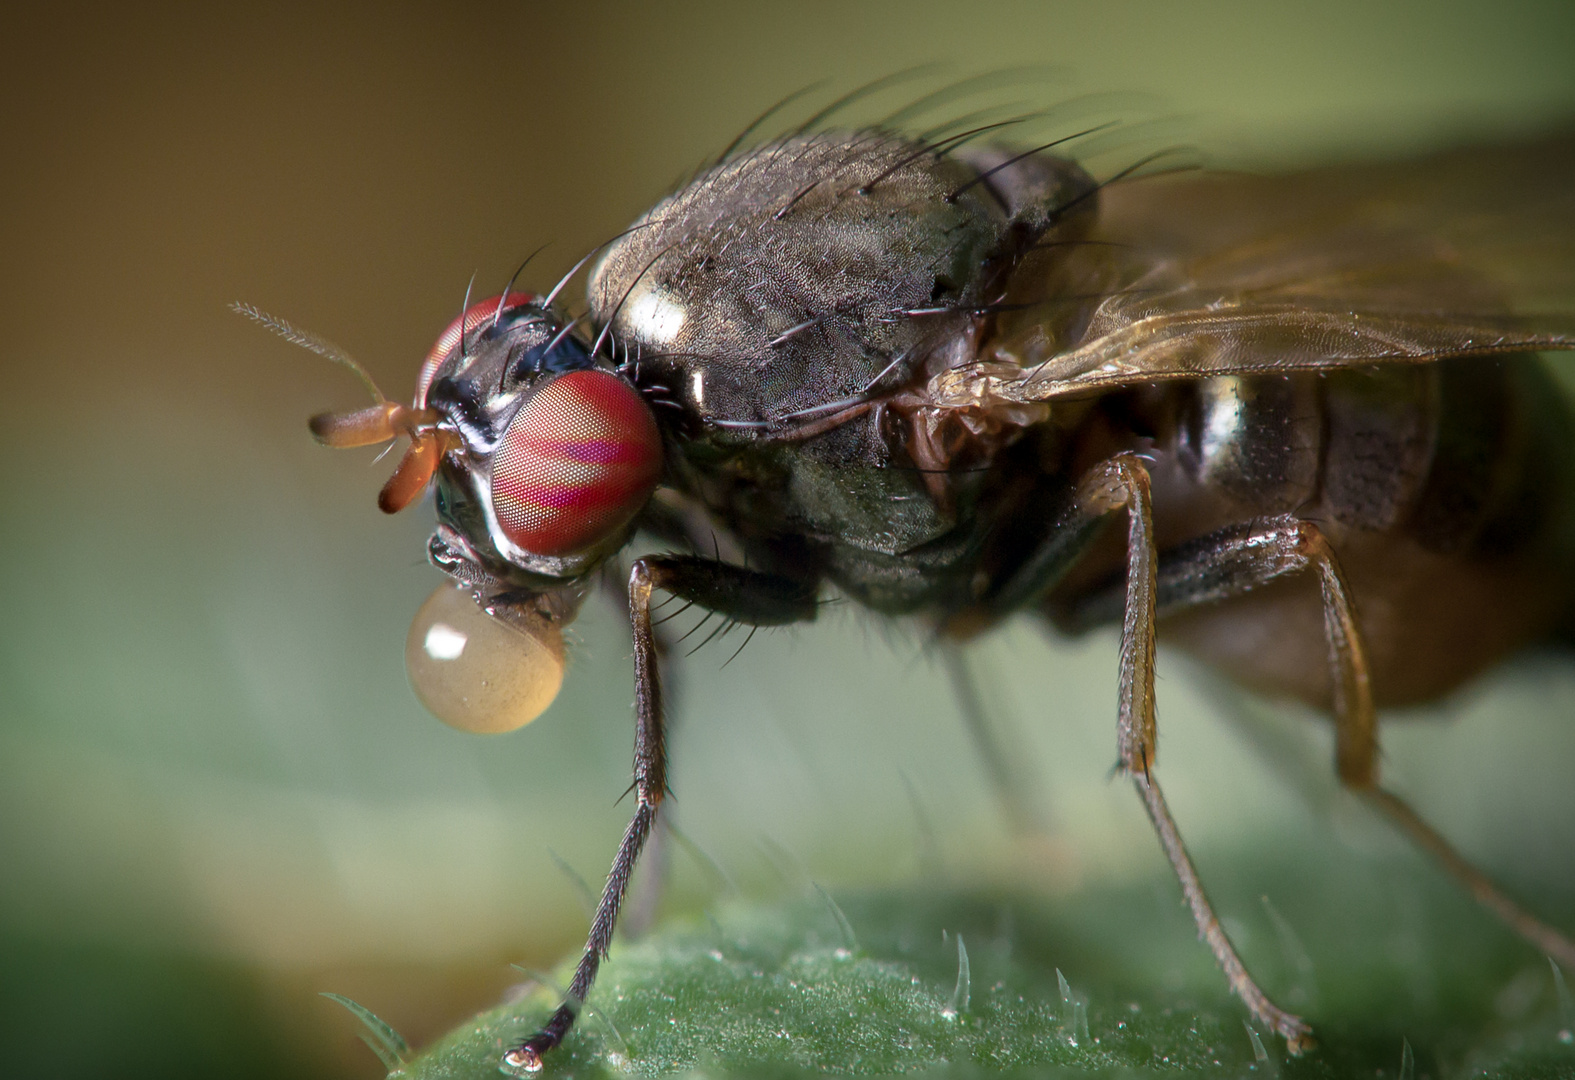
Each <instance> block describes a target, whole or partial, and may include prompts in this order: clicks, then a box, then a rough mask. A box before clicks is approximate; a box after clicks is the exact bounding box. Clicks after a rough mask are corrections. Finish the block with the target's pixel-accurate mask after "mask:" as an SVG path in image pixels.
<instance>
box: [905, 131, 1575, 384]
mask: <svg viewBox="0 0 1575 1080" xmlns="http://www.w3.org/2000/svg"><path fill="white" fill-rule="evenodd" d="M1101 197H1102V200H1103V201H1102V204H1101V208H1100V221H1099V224H1098V226H1097V227H1096V228H1095V230H1094V232H1093V233H1092V234H1091V235H1089V236H1088V237H1086V238H1084V239H1081V240H1078V241H1073V242H1070V243H1066V244H1060V245H1051V246H1048V247H1047V248H1046V249H1043V250H1041V251H1039V252H1036V253H1035V254H1034V256H1032V257H1031V258H1030V259H1029V260H1028V261H1026V262H1025V263H1024V264H1023V266H1022V267H1021V268H1020V270H1019V271H1018V273H1017V275H1016V276H1015V277H1014V279H1013V284H1012V290H1011V294H1010V295H1009V296H1008V297H1007V303H1006V304H1004V305H1002V306H1003V308H1005V309H1006V310H1005V313H1004V314H1003V315H1002V316H1001V317H1000V319H999V322H998V335H997V337H996V338H995V339H994V342H993V344H992V345H990V346H988V347H987V348H986V351H985V353H984V355H983V356H982V358H981V361H980V363H978V364H976V365H973V366H971V367H965V368H961V369H956V370H953V371H949V372H946V373H943V374H942V375H940V376H938V377H937V378H936V380H935V381H934V382H933V383H932V384H931V387H930V388H929V389H930V392H931V397H932V400H933V401H934V402H935V403H937V404H941V405H942V406H943V407H944V405H946V404H952V405H957V406H963V405H972V406H975V407H977V406H978V405H980V404H982V403H985V402H996V403H1002V404H1004V403H1010V402H1024V403H1026V402H1044V401H1049V400H1052V399H1055V398H1060V397H1067V396H1070V395H1077V394H1084V393H1088V392H1093V391H1101V390H1108V389H1111V388H1114V387H1120V386H1127V385H1132V384H1136V383H1147V382H1158V381H1163V380H1169V379H1191V378H1198V377H1202V376H1207V375H1235V374H1265V373H1276V372H1294V371H1315V370H1320V369H1330V368H1340V367H1352V366H1360V365H1366V364H1379V363H1408V362H1409V363H1420V362H1426V361H1431V360H1437V359H1442V358H1445V357H1451V356H1468V355H1488V354H1495V353H1506V352H1528V351H1536V350H1542V349H1570V348H1575V137H1563V138H1559V139H1553V140H1545V141H1542V142H1538V143H1534V144H1522V145H1516V146H1508V147H1494V148H1478V149H1473V150H1469V151H1456V152H1451V153H1448V154H1441V155H1438V156H1435V157H1432V158H1427V159H1422V160H1417V161H1412V162H1407V163H1404V164H1379V165H1348V166H1339V167H1331V168H1324V169H1318V170H1313V171H1308V172H1304V173H1299V174H1293V175H1287V176H1278V177H1251V176H1240V175H1200V176H1191V177H1160V178H1152V179H1148V180H1140V181H1132V182H1127V183H1123V184H1114V185H1111V186H1110V187H1108V188H1106V189H1105V190H1104V191H1103V192H1101Z"/></svg>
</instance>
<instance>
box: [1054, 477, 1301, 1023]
mask: <svg viewBox="0 0 1575 1080" xmlns="http://www.w3.org/2000/svg"><path fill="white" fill-rule="evenodd" d="M1123 509H1124V510H1126V512H1127V521H1128V529H1127V581H1126V590H1125V598H1124V604H1123V611H1122V619H1121V667H1120V672H1121V674H1120V706H1119V719H1118V729H1117V746H1118V751H1119V765H1120V768H1121V769H1122V771H1124V772H1125V773H1126V774H1127V775H1128V776H1130V777H1131V778H1132V782H1133V784H1134V785H1135V786H1136V788H1137V790H1138V794H1139V795H1140V796H1141V797H1142V799H1143V806H1144V808H1145V809H1146V810H1147V811H1148V816H1149V820H1150V821H1152V822H1153V824H1154V830H1155V832H1156V833H1157V834H1158V835H1159V842H1160V846H1161V847H1163V848H1164V850H1165V855H1166V857H1167V858H1168V859H1169V860H1170V865H1171V867H1172V868H1173V869H1174V870H1175V872H1176V877H1177V878H1178V879H1179V880H1180V882H1181V891H1182V893H1183V895H1184V896H1185V897H1186V901H1187V906H1188V907H1189V908H1191V910H1192V918H1193V921H1194V922H1196V923H1197V927H1198V936H1199V937H1200V938H1202V939H1203V940H1204V941H1205V942H1207V943H1208V946H1209V949H1210V950H1211V951H1212V952H1213V953H1214V958H1215V960H1216V961H1217V962H1218V963H1219V965H1220V967H1221V969H1223V970H1224V972H1225V977H1226V979H1227V980H1229V982H1230V987H1231V990H1232V991H1234V992H1235V994H1236V996H1237V997H1239V998H1241V1000H1242V1003H1243V1004H1245V1005H1246V1006H1247V1008H1248V1010H1249V1011H1250V1012H1251V1013H1252V1015H1253V1016H1254V1017H1255V1018H1256V1019H1257V1020H1258V1021H1259V1022H1260V1023H1262V1024H1264V1025H1266V1026H1267V1027H1269V1028H1270V1029H1272V1030H1273V1031H1275V1032H1277V1033H1278V1034H1280V1035H1281V1036H1282V1037H1284V1039H1285V1041H1286V1045H1287V1047H1288V1048H1289V1049H1290V1051H1291V1052H1292V1053H1293V1054H1294V1053H1301V1052H1302V1051H1303V1050H1306V1049H1308V1048H1309V1047H1311V1045H1312V1029H1311V1028H1310V1027H1308V1026H1307V1024H1306V1023H1305V1022H1304V1021H1303V1020H1302V1019H1301V1018H1300V1017H1298V1016H1295V1015H1293V1014H1291V1013H1288V1012H1286V1011H1285V1010H1284V1009H1281V1008H1280V1007H1279V1006H1278V1005H1276V1004H1274V1002H1272V1001H1270V1000H1269V997H1268V995H1266V994H1265V993H1264V992H1263V991H1262V990H1261V989H1259V987H1258V984H1257V983H1255V982H1254V981H1253V979H1252V976H1251V975H1250V974H1248V972H1247V968H1246V965H1245V964H1243V963H1242V961H1241V957H1239V956H1238V955H1237V954H1236V949H1235V946H1233V945H1232V944H1231V941H1230V938H1229V937H1227V936H1226V934H1225V930H1224V928H1223V927H1222V926H1221V925H1220V921H1219V918H1218V917H1217V916H1216V915H1215V914H1214V909H1213V907H1212V906H1211V905H1210V904H1209V899H1208V895H1207V894H1206V893H1205V892H1204V891H1203V883H1202V881H1201V880H1200V879H1199V877H1198V872H1197V868H1196V867H1194V866H1193V864H1192V858H1191V856H1189V855H1188V854H1187V848H1186V845H1185V844H1184V843H1183V842H1182V839H1181V833H1180V831H1179V830H1178V829H1177V828H1176V822H1175V819H1174V818H1172V817H1171V816H1170V809H1169V807H1168V806H1167V805H1166V804H1165V797H1164V795H1163V793H1161V791H1160V789H1159V784H1158V783H1157V782H1156V781H1155V779H1154V775H1153V767H1154V757H1155V748H1156V746H1155V726H1156V716H1155V709H1154V638H1155V629H1154V623H1155V619H1156V616H1157V605H1158V598H1159V580H1158V565H1157V564H1158V556H1157V552H1156V551H1155V546H1154V529H1153V520H1152V519H1153V515H1152V511H1151V508H1150V502H1149V478H1148V470H1147V469H1146V468H1145V467H1144V465H1143V463H1142V461H1141V460H1140V459H1139V458H1137V457H1136V456H1135V455H1132V454H1121V455H1118V456H1116V457H1114V458H1111V459H1110V460H1109V461H1106V462H1105V463H1103V464H1102V465H1099V466H1097V467H1096V468H1095V469H1094V470H1092V471H1091V472H1090V473H1089V474H1088V476H1086V477H1085V478H1084V479H1083V481H1082V483H1081V484H1080V486H1079V488H1078V492H1077V496H1076V503H1075V505H1074V508H1073V516H1074V517H1075V518H1078V519H1081V522H1087V521H1089V520H1094V519H1097V518H1099V517H1102V516H1104V515H1106V514H1110V513H1114V512H1117V511H1120V510H1123ZM1079 524H1080V522H1079V523H1074V522H1068V525H1069V526H1071V527H1073V528H1077V527H1078V525H1079Z"/></svg>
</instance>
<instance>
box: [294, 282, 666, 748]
mask: <svg viewBox="0 0 1575 1080" xmlns="http://www.w3.org/2000/svg"><path fill="white" fill-rule="evenodd" d="M275 328H276V329H277V328H278V327H277V326H275ZM308 344H309V343H308ZM318 351H324V350H323V349H319V350H318ZM335 352H337V350H335ZM335 358H336V359H340V360H343V361H345V362H347V363H351V364H352V366H355V365H353V362H352V361H348V359H347V358H345V357H344V356H343V354H338V355H337V356H336V357H335ZM356 370H357V371H358V372H360V373H361V374H362V375H363V378H364V377H365V373H364V372H361V369H360V368H359V367H358V366H357V367H356ZM367 381H368V383H369V385H370V380H367ZM373 391H374V394H375V396H376V397H378V399H379V400H378V402H377V404H375V405H373V406H372V407H370V408H367V409H361V410H357V411H354V412H343V413H324V414H322V415H319V416H316V417H313V419H312V422H311V428H312V432H313V434H314V435H316V436H317V438H318V440H319V441H321V442H323V443H325V444H326V445H329V446H335V447H345V446H361V445H367V444H370V443H376V442H383V441H387V440H389V439H393V438H396V437H400V436H403V437H406V438H408V439H409V447H408V448H407V449H406V451H405V453H404V456H403V457H402V458H401V460H400V462H399V465H398V466H397V467H396V469H395V470H394V474H393V476H392V477H390V479H389V481H388V483H387V484H385V485H384V487H383V490H382V492H381V493H380V494H379V496H378V505H379V506H380V507H381V508H382V509H383V510H384V511H385V512H388V513H395V512H397V511H399V510H401V509H403V508H404V507H406V506H408V505H409V504H411V503H412V502H414V501H415V500H416V499H417V498H419V497H420V495H421V494H422V493H423V492H424V491H425V490H426V489H427V487H428V486H429V485H434V483H435V488H436V500H435V501H436V504H437V516H438V527H437V531H436V532H435V533H434V534H433V537H432V540H431V543H430V545H429V553H430V555H431V557H432V561H433V562H434V563H435V564H437V565H438V566H439V567H440V568H441V569H443V570H445V571H446V572H447V573H448V574H449V575H450V576H451V577H452V578H453V579H454V581H453V583H452V584H448V585H444V586H441V587H440V588H439V589H438V591H437V592H435V593H434V594H433V595H432V596H431V597H430V598H429V599H428V601H427V602H426V604H425V605H423V606H422V609H421V612H420V613H419V614H418V615H417V617H416V620H415V623H414V624H413V625H412V627H411V631H410V637H409V639H408V642H407V648H406V665H407V669H408V670H409V673H410V677H411V682H412V684H413V685H414V686H415V689H416V692H417V694H418V695H419V696H420V697H421V699H422V700H423V701H424V702H425V703H426V704H427V706H428V707H429V708H430V709H431V710H432V711H433V712H434V713H436V714H437V715H438V716H439V718H440V719H443V720H445V721H447V722H449V723H451V724H453V725H454V726H456V727H462V728H465V729H467V730H476V731H504V730H510V729H512V728H515V727H519V726H520V725H521V724H524V723H527V722H529V721H530V720H532V719H534V718H535V717H536V716H537V715H539V714H540V713H541V712H542V711H543V710H544V709H545V708H546V707H547V705H548V704H550V703H551V701H552V699H553V697H554V696H556V693H557V690H558V686H559V684H560V683H561V681H562V672H563V641H562V625H563V624H564V623H566V622H567V621H569V620H570V619H572V618H573V616H574V614H575V612H576V610H577V609H578V605H579V602H580V600H581V598H582V597H583V594H584V586H583V580H584V578H585V576H586V575H587V574H588V573H589V572H590V571H591V570H592V569H594V568H595V567H596V565H597V564H598V563H600V562H601V560H603V559H604V558H606V557H607V556H608V555H609V554H611V553H612V552H614V551H616V550H617V549H618V548H619V547H621V546H622V545H623V543H624V542H625V541H626V540H627V539H628V536H629V534H630V532H631V531H632V529H633V522H634V518H635V516H636V515H637V514H638V513H639V512H640V510H641V508H642V507H643V506H644V505H645V503H646V501H647V500H648V499H649V498H650V496H651V493H652V492H653V491H654V490H655V487H656V482H657V479H658V477H659V475H660V473H661V470H662V442H661V437H660V435H659V433H658V431H657V428H656V423H655V420H654V419H653V418H652V416H651V411H650V409H649V408H648V407H647V405H646V403H645V401H644V400H643V399H642V398H641V396H640V394H639V392H638V391H636V390H635V389H634V388H633V387H632V386H631V385H630V384H629V383H628V382H627V381H626V380H625V379H623V378H622V377H621V376H620V375H618V374H617V373H615V372H613V371H611V370H609V369H608V368H606V367H604V366H599V365H598V364H597V363H596V362H595V361H594V360H593V359H592V357H591V356H590V354H589V352H588V351H587V350H586V347H585V345H584V344H583V343H582V342H581V341H580V340H579V339H578V338H576V337H575V336H574V334H573V333H572V330H571V324H566V323H564V322H563V320H561V319H560V318H558V317H557V316H556V314H555V313H554V312H553V311H552V310H551V309H550V307H548V306H547V305H546V304H545V302H544V301H543V300H542V299H541V298H539V297H536V296H532V295H530V294H526V293H512V292H511V293H505V294H504V295H502V296H498V297H493V298H491V299H489V300H484V301H482V302H480V303H477V304H474V305H471V306H469V307H468V308H467V309H466V311H465V312H464V314H463V315H461V316H460V317H459V318H458V319H455V320H454V322H453V323H452V324H450V325H449V327H448V329H447V330H445V331H444V332H443V334H442V336H440V337H439V338H438V340H437V343H436V344H435V345H433V347H432V349H431V351H430V352H429V353H428V354H427V357H426V359H425V361H424V362H423V363H422V365H421V368H420V371H419V372H418V374H417V378H416V392H415V398H414V401H413V402H412V403H411V405H409V406H405V405H401V404H398V403H395V402H390V401H388V400H386V399H383V398H382V395H381V394H380V393H377V392H376V388H375V387H373Z"/></svg>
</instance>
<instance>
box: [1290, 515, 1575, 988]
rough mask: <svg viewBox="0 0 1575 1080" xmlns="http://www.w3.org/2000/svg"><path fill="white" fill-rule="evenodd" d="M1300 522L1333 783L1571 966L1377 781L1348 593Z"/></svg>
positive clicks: (1549, 938)
mask: <svg viewBox="0 0 1575 1080" xmlns="http://www.w3.org/2000/svg"><path fill="white" fill-rule="evenodd" d="M1304 528H1305V529H1306V530H1308V531H1309V533H1310V535H1309V541H1308V544H1307V548H1308V557H1309V558H1310V559H1311V560H1312V561H1313V563H1314V565H1315V566H1316V567H1317V569H1318V581H1319V585H1320V587H1321V589H1322V592H1323V616H1324V631H1325V634H1326V635H1327V637H1328V642H1329V665H1330V668H1331V670H1332V672H1333V674H1334V677H1335V702H1334V705H1335V769H1336V771H1337V772H1338V773H1339V776H1340V782H1341V783H1342V784H1344V785H1345V786H1346V787H1348V788H1350V789H1351V790H1353V791H1355V792H1356V793H1357V794H1359V795H1361V796H1362V797H1363V798H1364V799H1366V800H1367V801H1368V802H1369V803H1370V804H1372V805H1373V806H1374V807H1376V808H1377V809H1378V810H1379V811H1380V812H1382V813H1383V814H1384V816H1386V817H1387V818H1389V820H1390V821H1392V822H1393V823H1394V824H1395V825H1396V826H1398V827H1399V829H1400V831H1401V832H1403V833H1405V834H1406V836H1407V837H1409V838H1410V840H1411V842H1412V843H1414V844H1416V845H1417V847H1419V848H1421V849H1422V850H1423V851H1425V852H1427V853H1428V854H1429V855H1431V856H1432V857H1433V858H1434V859H1436V860H1437V861H1438V863H1439V864H1440V865H1441V866H1442V867H1443V868H1444V869H1445V870H1446V871H1448V873H1449V874H1450V875H1451V876H1452V877H1454V878H1455V880H1456V881H1458V882H1460V884H1461V885H1463V886H1464V887H1465V889H1466V891H1467V892H1469V893H1470V894H1471V895H1472V896H1473V897H1474V898H1475V899H1476V901H1477V902H1478V903H1479V904H1481V905H1482V906H1483V907H1485V908H1487V909H1488V910H1489V911H1491V912H1492V913H1493V914H1494V915H1497V916H1498V917H1499V918H1500V919H1501V920H1503V922H1504V923H1505V925H1507V926H1508V927H1509V928H1510V929H1511V930H1514V931H1515V932H1516V933H1517V934H1519V935H1520V936H1521V937H1523V938H1525V939H1526V940H1527V941H1528V942H1530V943H1531V944H1532V945H1534V946H1536V948H1538V949H1540V950H1541V951H1542V952H1543V953H1545V954H1546V955H1548V956H1550V957H1552V958H1553V959H1555V960H1557V961H1559V963H1561V964H1563V965H1565V966H1566V967H1575V941H1572V940H1571V939H1570V938H1569V936H1568V935H1566V934H1564V933H1562V932H1561V931H1559V930H1557V929H1555V928H1554V927H1552V926H1549V925H1548V924H1547V923H1545V922H1543V921H1542V920H1541V919H1539V918H1537V917H1536V916H1535V915H1533V914H1531V913H1530V912H1529V911H1527V910H1526V909H1525V908H1523V907H1521V906H1520V905H1519V904H1518V903H1516V902H1515V901H1514V900H1513V899H1511V898H1510V896H1509V894H1507V893H1506V892H1504V890H1502V889H1500V888H1499V887H1498V886H1497V885H1495V884H1494V883H1493V882H1492V880H1490V879H1489V878H1488V876H1487V875H1486V874H1484V873H1482V871H1480V870H1478V869H1477V868H1476V867H1475V866H1472V865H1471V863H1469V862H1468V861H1467V860H1466V859H1465V857H1464V856H1463V855H1461V854H1460V852H1458V851H1456V850H1455V848H1454V845H1452V844H1450V842H1449V841H1448V840H1446V839H1444V837H1443V836H1442V835H1440V834H1439V832H1438V831H1437V830H1436V829H1434V828H1433V827H1432V826H1431V825H1429V824H1428V823H1427V822H1425V821H1423V820H1422V818H1421V817H1420V816H1419V815H1418V814H1417V812H1416V811H1415V810H1413V809H1411V807H1410V805H1409V804H1408V803H1407V802H1406V801H1405V800H1404V799H1402V798H1400V796H1398V795H1396V794H1395V793H1394V792H1392V791H1389V790H1388V789H1386V788H1383V787H1381V786H1379V783H1378V737H1377V731H1378V724H1377V721H1376V719H1375V717H1374V712H1373V698H1372V691H1371V689H1370V687H1369V683H1368V676H1367V661H1366V659H1365V657H1364V656H1363V653H1362V640H1361V636H1360V634H1359V633H1358V630H1357V626H1356V613H1355V610H1354V607H1353V605H1352V602H1351V596H1350V592H1349V590H1348V589H1347V588H1346V586H1345V581H1344V579H1343V577H1342V576H1341V574H1340V568H1339V564H1338V563H1337V562H1336V561H1335V558H1334V553H1333V552H1332V551H1330V550H1329V546H1328V544H1327V543H1325V542H1324V540H1323V537H1322V536H1321V535H1320V534H1318V532H1317V528H1316V527H1315V526H1313V525H1304Z"/></svg>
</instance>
